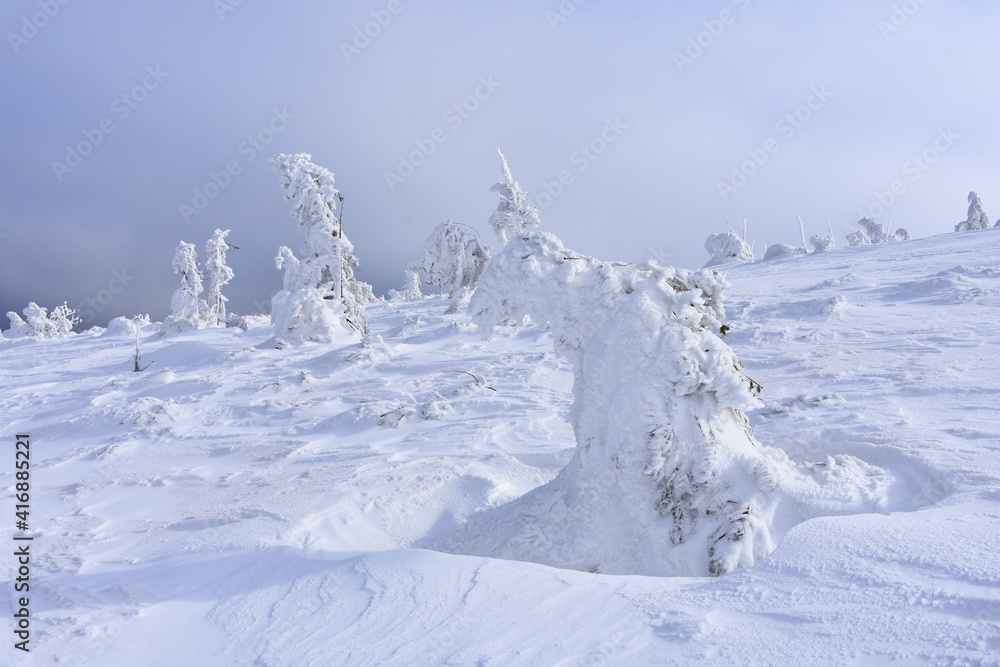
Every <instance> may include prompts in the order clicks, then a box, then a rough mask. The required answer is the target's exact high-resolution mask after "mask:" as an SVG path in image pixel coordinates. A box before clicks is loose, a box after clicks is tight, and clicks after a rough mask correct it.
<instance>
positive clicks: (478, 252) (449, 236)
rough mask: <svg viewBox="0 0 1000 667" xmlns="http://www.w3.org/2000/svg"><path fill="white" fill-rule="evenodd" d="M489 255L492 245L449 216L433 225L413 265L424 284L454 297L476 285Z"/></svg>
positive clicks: (473, 230)
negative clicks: (488, 246)
mask: <svg viewBox="0 0 1000 667" xmlns="http://www.w3.org/2000/svg"><path fill="white" fill-rule="evenodd" d="M489 259H490V251H489V248H487V247H486V244H485V243H483V242H482V240H481V239H480V238H479V234H478V233H476V230H475V229H473V228H472V227H469V226H468V225H463V224H460V223H457V222H453V221H451V220H448V221H446V222H442V223H441V224H440V225H438V226H437V227H435V228H434V231H433V232H431V235H430V236H429V237H427V241H426V242H425V243H424V253H423V255H421V256H420V258H419V259H418V260H417V261H416V262H415V263H414V265H413V269H415V270H416V272H417V274H418V275H419V276H420V279H421V281H422V282H423V284H425V285H429V286H431V287H434V288H437V289H438V290H442V291H444V292H446V293H447V294H448V295H449V296H451V297H453V298H454V297H457V296H459V295H460V294H461V293H464V292H466V291H469V290H474V289H475V288H476V283H477V282H478V281H479V276H480V274H481V273H482V272H483V269H484V268H486V262H488V261H489Z"/></svg>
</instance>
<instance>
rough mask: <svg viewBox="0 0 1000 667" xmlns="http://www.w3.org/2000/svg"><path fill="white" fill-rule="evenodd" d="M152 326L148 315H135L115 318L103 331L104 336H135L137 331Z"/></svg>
mask: <svg viewBox="0 0 1000 667" xmlns="http://www.w3.org/2000/svg"><path fill="white" fill-rule="evenodd" d="M150 324H152V323H151V322H150V321H149V315H136V316H135V317H116V318H114V319H113V320H111V321H110V322H108V328H107V329H105V330H104V335H105V336H114V337H118V336H129V337H133V336H135V334H136V332H137V331H141V330H142V328H143V327H146V326H149V325H150Z"/></svg>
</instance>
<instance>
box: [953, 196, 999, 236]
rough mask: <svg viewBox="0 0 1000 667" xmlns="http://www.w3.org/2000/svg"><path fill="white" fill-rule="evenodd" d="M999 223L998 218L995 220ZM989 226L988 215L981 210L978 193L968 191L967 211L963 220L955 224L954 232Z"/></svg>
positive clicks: (981, 205) (981, 204)
mask: <svg viewBox="0 0 1000 667" xmlns="http://www.w3.org/2000/svg"><path fill="white" fill-rule="evenodd" d="M997 224H998V225H1000V220H998V221H997ZM989 226H990V219H989V217H988V216H987V215H986V214H985V213H984V212H983V203H982V202H981V201H979V195H977V194H976V193H975V192H970V193H969V213H968V215H967V216H966V218H965V220H963V221H962V222H960V223H958V224H957V225H955V231H956V232H969V231H973V230H976V229H987V228H989Z"/></svg>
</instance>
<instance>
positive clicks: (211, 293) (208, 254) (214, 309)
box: [205, 229, 235, 327]
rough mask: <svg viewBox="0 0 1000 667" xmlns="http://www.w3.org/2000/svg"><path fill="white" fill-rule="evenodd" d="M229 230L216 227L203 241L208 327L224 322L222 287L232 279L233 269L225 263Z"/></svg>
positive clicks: (221, 324) (224, 303)
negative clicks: (206, 277)
mask: <svg viewBox="0 0 1000 667" xmlns="http://www.w3.org/2000/svg"><path fill="white" fill-rule="evenodd" d="M229 232H230V230H228V229H227V230H226V231H222V230H221V229H216V230H215V233H214V234H212V238H210V239H208V241H207V242H206V243H205V271H206V272H207V273H208V298H206V299H205V301H206V302H207V304H208V310H207V311H206V312H205V322H206V323H207V324H208V326H210V327H218V326H224V325H225V322H226V302H227V301H229V299H227V298H226V297H225V296H223V294H222V288H223V287H225V286H226V284H227V283H229V281H230V280H232V279H233V276H234V275H235V274H234V273H233V270H232V269H231V268H229V265H227V264H226V253H227V252H228V251H229V249H230V248H234V247H235V246H233V245H231V244H230V243H229V242H228V241H227V240H226V237H227V236H229Z"/></svg>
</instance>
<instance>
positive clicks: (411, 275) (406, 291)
mask: <svg viewBox="0 0 1000 667" xmlns="http://www.w3.org/2000/svg"><path fill="white" fill-rule="evenodd" d="M421 282H422V281H421V280H420V274H419V273H418V272H417V271H416V270H415V269H412V268H409V269H407V270H406V282H404V283H403V289H399V290H395V289H391V290H389V299H391V300H392V301H403V300H405V299H416V298H417V297H420V296H423V294H422V292H421V291H420V283H421Z"/></svg>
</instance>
